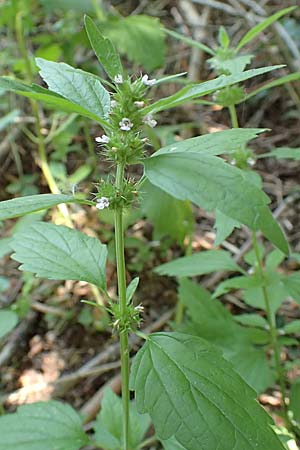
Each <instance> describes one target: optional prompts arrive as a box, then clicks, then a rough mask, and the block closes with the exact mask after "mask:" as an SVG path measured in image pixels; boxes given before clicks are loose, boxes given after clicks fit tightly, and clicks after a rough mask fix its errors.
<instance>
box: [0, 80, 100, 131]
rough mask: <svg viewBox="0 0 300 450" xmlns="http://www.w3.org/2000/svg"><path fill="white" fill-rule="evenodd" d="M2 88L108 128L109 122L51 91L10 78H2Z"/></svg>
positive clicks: (0, 82)
mask: <svg viewBox="0 0 300 450" xmlns="http://www.w3.org/2000/svg"><path fill="white" fill-rule="evenodd" d="M0 88H2V89H4V90H5V91H12V92H15V93H16V94H18V95H22V96H23V97H27V98H32V99H34V100H37V101H41V102H43V103H45V104H46V105H47V106H48V107H49V108H53V109H58V110H60V111H65V112H69V113H76V114H80V115H81V116H84V117H88V118H89V119H92V120H95V121H96V122H99V123H100V124H101V125H103V126H104V127H107V126H108V124H107V122H105V121H104V120H103V119H101V118H100V117H98V116H97V115H96V114H94V113H93V112H91V111H89V110H87V109H85V108H83V107H82V106H80V105H78V104H77V103H74V102H71V101H69V100H66V99H65V98H64V97H62V96H60V95H58V94H56V93H55V92H52V91H49V89H44V88H42V87H40V86H38V85H35V84H32V85H30V86H29V85H27V84H25V83H23V82H22V81H20V80H14V79H12V78H9V77H0Z"/></svg>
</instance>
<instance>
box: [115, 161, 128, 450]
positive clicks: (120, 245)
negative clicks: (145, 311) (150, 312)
mask: <svg viewBox="0 0 300 450" xmlns="http://www.w3.org/2000/svg"><path fill="white" fill-rule="evenodd" d="M123 180H124V166H123V165H122V164H118V166H117V174H116V187H117V189H118V190H119V191H122V187H123ZM115 240H116V259H117V276H118V295H119V308H120V315H121V317H124V316H125V314H126V307H127V305H126V271H125V270H126V268H125V255H124V231H123V208H121V207H119V208H118V209H117V210H116V211H115ZM120 349H121V377H122V406H123V438H124V442H123V450H129V430H130V428H129V400H130V398H129V345H128V331H127V330H122V331H121V332H120Z"/></svg>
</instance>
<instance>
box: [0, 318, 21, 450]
mask: <svg viewBox="0 0 300 450" xmlns="http://www.w3.org/2000/svg"><path fill="white" fill-rule="evenodd" d="M17 323H18V316H17V314H16V313H14V312H13V311H5V310H1V311H0V339H1V338H3V337H4V336H5V335H6V334H7V333H9V332H10V331H11V330H12V329H13V328H14V327H15V326H16V325H17ZM0 447H1V444H0Z"/></svg>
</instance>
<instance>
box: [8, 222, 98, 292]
mask: <svg viewBox="0 0 300 450" xmlns="http://www.w3.org/2000/svg"><path fill="white" fill-rule="evenodd" d="M11 247H12V248H13V250H14V251H15V253H14V254H13V255H12V258H13V259H15V260H16V261H18V262H20V263H21V264H22V265H21V266H20V267H19V268H20V270H25V271H28V272H33V273H35V274H36V276H37V277H39V278H48V279H50V280H78V281H79V280H81V281H87V282H88V283H92V284H95V285H96V286H98V287H99V288H100V289H101V290H105V288H106V275H105V265H106V257H107V249H106V245H104V244H101V242H100V241H99V240H98V239H96V238H92V237H89V236H87V235H85V234H84V233H81V232H80V231H77V230H73V229H71V228H67V227H65V226H62V225H54V224H50V223H44V222H38V223H35V224H33V225H31V226H30V227H28V228H27V229H25V230H22V231H21V232H20V233H16V234H15V235H14V237H13V240H12V243H11Z"/></svg>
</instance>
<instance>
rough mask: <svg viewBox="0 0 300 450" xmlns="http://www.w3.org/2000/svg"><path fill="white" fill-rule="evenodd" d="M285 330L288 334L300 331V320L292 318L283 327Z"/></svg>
mask: <svg viewBox="0 0 300 450" xmlns="http://www.w3.org/2000/svg"><path fill="white" fill-rule="evenodd" d="M283 329H284V331H285V332H286V333H288V334H292V333H300V320H292V322H290V323H288V324H287V325H285V326H284V327H283Z"/></svg>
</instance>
